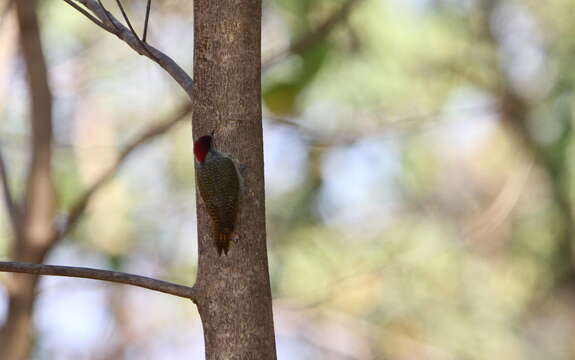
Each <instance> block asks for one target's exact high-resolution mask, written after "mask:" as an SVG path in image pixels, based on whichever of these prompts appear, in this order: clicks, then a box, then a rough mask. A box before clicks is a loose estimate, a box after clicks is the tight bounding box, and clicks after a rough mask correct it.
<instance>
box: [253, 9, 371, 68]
mask: <svg viewBox="0 0 575 360" xmlns="http://www.w3.org/2000/svg"><path fill="white" fill-rule="evenodd" d="M360 1H361V0H348V1H347V2H346V3H345V4H343V5H342V6H341V7H340V8H339V9H338V10H337V11H335V12H334V13H333V14H331V16H330V17H329V18H327V19H326V20H325V21H324V22H323V23H322V24H321V25H320V26H318V27H317V29H315V30H314V31H312V32H310V33H308V34H306V35H304V36H302V37H301V38H300V39H299V40H298V41H296V42H294V43H292V44H291V45H290V46H289V47H288V48H287V49H284V50H282V51H279V52H278V53H276V54H274V55H271V56H269V57H268V58H267V59H265V60H263V61H262V71H264V70H267V69H268V68H270V67H271V66H273V65H275V64H276V63H277V62H278V61H279V60H281V59H283V58H284V57H286V56H287V55H289V54H301V53H302V52H304V51H305V50H307V49H309V48H311V47H312V46H313V45H315V44H317V43H318V42H320V41H322V40H323V39H325V38H326V37H327V36H328V35H329V34H330V33H331V31H332V30H333V29H334V28H335V26H336V25H337V24H339V23H341V22H342V21H344V20H345V19H346V18H347V16H348V15H349V13H350V12H351V9H352V8H353V6H354V5H356V4H357V3H359V2H360Z"/></svg>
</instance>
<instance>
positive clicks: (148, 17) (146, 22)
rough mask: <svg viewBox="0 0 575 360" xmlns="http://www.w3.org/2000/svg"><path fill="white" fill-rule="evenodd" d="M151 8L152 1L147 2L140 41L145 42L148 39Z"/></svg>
mask: <svg viewBox="0 0 575 360" xmlns="http://www.w3.org/2000/svg"><path fill="white" fill-rule="evenodd" d="M151 7H152V0H148V3H147V4H146V18H145V19H144V35H142V40H143V41H144V42H146V38H147V37H148V22H149V21H150V9H151Z"/></svg>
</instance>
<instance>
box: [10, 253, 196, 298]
mask: <svg viewBox="0 0 575 360" xmlns="http://www.w3.org/2000/svg"><path fill="white" fill-rule="evenodd" d="M0 271H2V272H12V273H21V274H34V275H53V276H66V277H75V278H83V279H94V280H103V281H109V282H114V283H120V284H126V285H133V286H138V287H142V288H146V289H149V290H154V291H159V292H163V293H166V294H170V295H175V296H179V297H183V298H186V299H190V300H192V301H195V299H196V295H197V294H196V289H195V288H194V287H190V286H184V285H179V284H174V283H171V282H168V281H163V280H158V279H154V278H149V277H146V276H141V275H135V274H128V273H123V272H118V271H110V270H101V269H92V268H86V267H75V266H60V265H43V264H28V263H20V262H12V261H0Z"/></svg>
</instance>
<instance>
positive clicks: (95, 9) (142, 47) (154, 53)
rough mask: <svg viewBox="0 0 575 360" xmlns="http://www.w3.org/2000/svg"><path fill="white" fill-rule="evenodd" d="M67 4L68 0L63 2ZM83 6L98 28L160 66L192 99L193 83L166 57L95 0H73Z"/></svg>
mask: <svg viewBox="0 0 575 360" xmlns="http://www.w3.org/2000/svg"><path fill="white" fill-rule="evenodd" d="M64 1H66V2H67V3H69V1H68V0H64ZM75 1H77V2H79V3H81V4H83V5H84V6H85V7H86V8H88V10H90V11H91V12H92V13H93V14H94V16H95V18H97V19H98V20H99V23H98V22H96V24H97V25H98V26H101V27H103V28H104V29H105V30H106V31H108V32H109V33H112V34H114V35H116V36H117V37H118V38H120V39H121V40H123V41H124V42H125V43H126V44H128V45H129V46H130V47H131V48H132V49H134V50H135V51H136V52H137V53H138V54H140V55H143V56H146V57H148V58H149V59H151V60H152V61H154V62H155V63H157V64H158V65H160V66H161V67H162V68H163V69H164V70H166V71H167V72H168V74H170V76H171V77H172V78H173V79H174V80H176V82H177V83H178V84H179V85H180V86H181V87H182V88H183V89H184V91H186V93H187V94H188V97H189V98H190V99H191V98H192V89H193V81H192V78H191V77H190V76H189V75H188V74H187V73H186V72H185V71H184V70H183V69H182V68H181V67H180V66H179V65H178V64H177V63H176V62H175V61H174V60H172V59H171V58H170V57H169V56H168V55H166V54H164V53H163V52H161V51H160V50H158V49H156V48H154V47H153V46H150V45H148V44H146V43H144V42H142V40H140V38H138V37H137V36H136V34H135V33H134V32H132V31H130V29H128V28H126V27H125V26H124V25H123V24H122V23H121V22H119V21H118V20H117V19H116V18H115V17H114V15H112V14H110V12H108V11H107V10H106V9H104V7H102V6H101V5H100V4H99V3H98V1H97V0H75ZM74 8H75V9H76V10H78V11H80V12H81V13H82V14H83V15H84V16H87V15H86V12H85V11H81V10H79V9H78V8H77V7H75V6H74ZM88 18H89V19H90V20H92V22H95V21H94V20H95V19H94V17H93V16H92V17H89V16H88Z"/></svg>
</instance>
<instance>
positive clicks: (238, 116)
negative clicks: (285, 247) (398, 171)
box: [193, 0, 276, 359]
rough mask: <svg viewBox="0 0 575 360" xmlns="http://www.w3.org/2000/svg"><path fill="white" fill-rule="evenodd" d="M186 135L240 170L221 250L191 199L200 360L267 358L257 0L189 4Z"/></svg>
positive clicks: (270, 350) (269, 331)
mask: <svg viewBox="0 0 575 360" xmlns="http://www.w3.org/2000/svg"><path fill="white" fill-rule="evenodd" d="M194 24H195V25H194V94H193V95H194V97H193V99H194V106H193V130H194V138H196V139H197V138H198V137H200V136H202V135H207V134H210V133H211V132H212V131H214V145H215V147H216V148H217V149H219V150H220V151H223V152H225V153H227V154H229V155H230V156H231V157H232V158H233V159H234V160H235V161H237V163H239V164H240V166H241V167H242V168H243V171H242V175H243V177H244V193H243V197H242V200H241V205H240V211H239V216H238V221H237V225H236V230H235V232H234V237H237V241H232V244H231V246H230V250H229V253H228V255H227V256H221V257H220V256H218V254H217V251H216V249H215V247H214V243H213V240H212V239H211V238H210V237H211V232H210V228H209V223H208V221H209V220H208V216H207V211H206V208H205V205H204V204H203V202H202V201H201V199H200V198H199V197H198V225H199V226H198V242H199V243H198V247H199V270H198V278H197V282H196V287H197V291H198V298H197V305H198V310H199V313H200V316H201V318H202V323H203V327H204V337H205V343H206V359H275V358H276V352H275V340H274V328H273V317H272V301H271V291H270V284H269V274H268V262H267V250H266V234H265V198H264V172H263V141H262V124H261V103H260V99H261V94H260V73H261V68H260V62H261V60H260V48H261V47H260V35H261V0H235V1H233V0H220V1H212V0H196V1H195V2H194Z"/></svg>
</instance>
